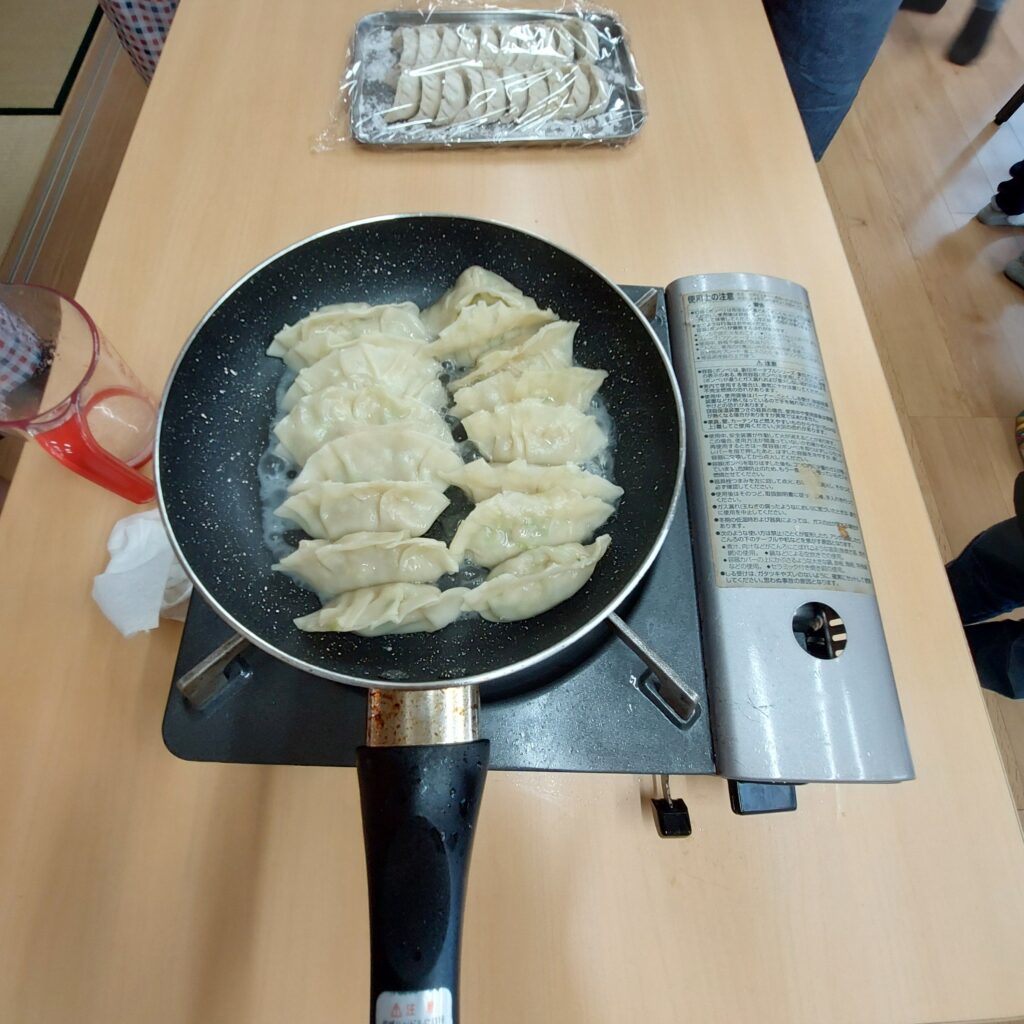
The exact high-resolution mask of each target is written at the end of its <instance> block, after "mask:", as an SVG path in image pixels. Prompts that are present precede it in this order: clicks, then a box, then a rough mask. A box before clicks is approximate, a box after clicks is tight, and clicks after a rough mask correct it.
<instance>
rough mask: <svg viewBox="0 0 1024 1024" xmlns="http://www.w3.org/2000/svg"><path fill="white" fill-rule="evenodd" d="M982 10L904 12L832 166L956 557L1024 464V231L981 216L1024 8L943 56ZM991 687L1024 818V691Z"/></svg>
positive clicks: (1005, 506) (1015, 153)
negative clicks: (953, 58)
mask: <svg viewBox="0 0 1024 1024" xmlns="http://www.w3.org/2000/svg"><path fill="white" fill-rule="evenodd" d="M967 6H968V5H967V4H966V3H965V2H955V0H953V2H950V3H949V4H947V9H946V10H943V11H942V12H941V13H940V14H937V15H931V16H929V15H921V14H911V13H901V14H899V15H897V18H896V22H895V24H894V25H893V28H892V31H891V32H890V34H889V37H888V38H887V39H886V42H885V44H884V46H883V48H882V52H881V53H880V54H879V58H878V60H877V61H876V62H875V65H874V67H873V68H872V70H871V72H870V74H869V75H868V77H867V79H866V80H865V82H864V85H863V87H862V89H861V94H860V96H859V97H858V99H857V102H856V105H855V106H854V109H853V111H852V113H851V114H850V116H849V117H848V118H847V120H846V121H845V122H844V124H843V127H842V128H841V130H840V132H839V135H838V136H837V137H836V139H835V141H834V142H833V144H832V146H831V147H830V149H829V151H828V153H827V154H826V156H825V159H824V160H823V161H822V164H821V174H822V179H823V181H824V183H825V186H826V189H827V191H828V194H829V198H830V201H831V203H832V210H833V213H834V215H835V218H836V223H837V224H838V226H839V230H840V232H841V234H842V237H843V242H844V244H845V247H846V253H847V256H848V258H849V260H850V265H851V267H852V268H853V272H854V276H855V278H856V280H857V285H858V288H859V289H860V295H861V299H862V301H863V303H864V307H865V310H866V311H867V314H868V318H869V320H870V322H871V327H872V333H873V335H874V338H875V343H876V344H877V346H878V350H879V354H880V356H881V359H882V363H883V366H884V367H885V371H886V375H887V377H888V380H889V385H890V387H891V389H892V392H893V395H894V397H895V400H896V406H897V409H898V410H899V412H900V415H901V419H902V423H903V428H904V432H905V435H906V438H907V442H908V445H909V447H910V450H911V454H912V455H913V458H914V464H915V466H916V469H917V475H918V480H919V482H920V485H921V489H922V491H923V492H924V494H925V497H926V499H927V502H928V507H929V510H930V512H931V515H932V521H933V525H934V527H935V532H936V535H937V538H938V541H939V546H940V548H941V550H942V553H943V555H944V557H946V558H949V557H951V556H953V555H955V554H956V553H957V552H958V551H959V550H960V549H961V547H962V546H963V545H964V544H965V543H966V542H967V541H968V540H970V539H971V537H973V536H974V535H975V534H976V533H977V532H978V531H980V530H982V529H984V528H985V527H986V526H989V525H991V524H992V523H994V522H997V521H999V520H1001V519H1006V518H1007V517H1009V516H1010V515H1012V513H1013V502H1012V486H1013V481H1014V478H1015V476H1016V475H1017V473H1018V472H1019V471H1020V470H1021V468H1022V466H1021V460H1020V457H1019V456H1018V454H1017V450H1016V447H1015V445H1014V441H1013V418H1014V416H1015V415H1016V413H1017V412H1018V411H1019V410H1020V409H1022V408H1024V291H1022V290H1021V289H1020V288H1018V287H1017V286H1016V285H1014V284H1012V283H1010V282H1009V281H1007V280H1006V279H1005V278H1004V277H1003V276H1002V273H1001V268H1002V266H1003V264H1005V263H1006V262H1007V261H1008V260H1010V259H1011V258H1013V257H1015V256H1016V255H1017V254H1018V253H1020V252H1021V250H1022V249H1024V230H1021V229H1019V228H1006V229H993V228H988V227H985V226H984V225H982V224H980V223H978V222H977V221H975V220H974V219H973V218H974V214H975V213H976V212H977V210H978V209H980V208H981V207H982V206H984V205H985V203H986V202H987V201H988V199H989V197H990V196H991V194H992V193H993V192H994V190H995V187H996V185H997V184H998V183H999V181H1000V180H1002V178H1005V177H1006V171H1007V168H1008V167H1009V166H1010V164H1012V163H1014V162H1016V161H1017V160H1020V159H1022V158H1024V110H1021V111H1020V112H1018V113H1017V115H1016V116H1015V117H1014V118H1013V119H1012V120H1011V121H1010V122H1009V123H1008V124H1006V125H1004V126H1002V127H1001V128H998V129H997V128H996V126H995V125H993V124H992V117H993V115H994V114H995V112H996V111H997V110H998V109H999V107H1001V106H1002V104H1003V103H1004V102H1005V100H1006V99H1007V98H1008V97H1009V96H1010V95H1011V94H1012V93H1013V92H1014V91H1015V90H1016V89H1017V88H1018V86H1019V85H1020V84H1021V81H1022V80H1024V4H1022V3H1010V4H1007V6H1006V10H1005V12H1004V14H1003V17H1002V19H1001V21H1000V23H999V25H998V26H997V29H996V32H995V36H994V38H993V39H992V41H991V43H990V45H989V48H988V49H987V50H986V52H985V53H984V55H983V56H982V57H981V58H980V59H979V60H978V62H977V63H976V64H975V65H973V66H971V67H967V68H958V67H955V66H954V65H952V64H950V63H948V62H947V61H946V60H945V59H944V57H943V54H944V52H945V47H946V46H947V45H948V42H949V40H950V39H951V38H952V37H953V35H954V34H955V32H956V30H957V28H958V27H959V24H960V21H961V19H962V18H963V17H964V14H965V11H966V9H967ZM986 698H987V701H988V706H989V711H990V714H991V717H992V725H993V729H994V731H995V734H996V737H997V739H998V741H999V745H1000V748H1001V750H1002V753H1003V758H1004V762H1005V764H1006V769H1007V776H1008V778H1009V781H1010V785H1011V788H1012V790H1013V794H1014V799H1015V800H1016V805H1017V809H1018V812H1019V813H1020V814H1021V818H1022V821H1024V702H1013V701H1008V700H1004V699H1003V698H1000V697H995V696H992V695H991V694H986Z"/></svg>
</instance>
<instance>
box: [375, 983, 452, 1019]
mask: <svg viewBox="0 0 1024 1024" xmlns="http://www.w3.org/2000/svg"><path fill="white" fill-rule="evenodd" d="M453 1019H454V1017H453V1014H452V994H451V992H449V991H448V989H446V988H431V989H427V990H425V991H423V992H381V994H380V995H379V996H377V1006H376V1008H375V1010H374V1017H373V1020H374V1024H396V1022H399V1021H400V1022H401V1024H452V1021H453Z"/></svg>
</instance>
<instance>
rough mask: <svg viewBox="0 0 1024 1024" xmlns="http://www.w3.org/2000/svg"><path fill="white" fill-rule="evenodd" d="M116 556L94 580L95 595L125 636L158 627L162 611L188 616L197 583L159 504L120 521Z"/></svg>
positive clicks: (112, 544) (112, 545) (113, 546)
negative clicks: (182, 561) (169, 535)
mask: <svg viewBox="0 0 1024 1024" xmlns="http://www.w3.org/2000/svg"><path fill="white" fill-rule="evenodd" d="M107 550H108V551H109V552H110V562H109V563H108V564H107V568H106V569H105V570H104V572H102V573H100V575H99V576H97V577H95V578H94V579H93V582H92V596H93V600H94V601H95V602H96V603H97V604H98V605H99V606H100V611H102V612H103V614H104V615H106V617H107V618H108V619H110V621H111V622H112V623H113V624H114V625H115V626H116V627H117V628H118V629H119V630H120V631H121V633H122V634H124V636H134V635H135V634H136V633H139V632H141V631H142V630H148V629H155V628H156V627H157V626H158V625H159V624H160V616H161V615H163V616H164V617H165V618H168V619H177V620H178V621H179V622H182V621H184V618H185V612H186V610H187V609H188V599H189V596H190V595H191V593H192V584H191V583H190V582H189V579H188V577H187V576H186V575H185V570H184V569H182V567H181V564H180V563H179V562H178V560H177V558H175V557H174V552H173V551H172V550H171V542H170V541H169V540H168V539H167V533H166V531H165V530H164V525H163V523H162V522H161V521H160V513H159V512H157V510H156V509H151V510H150V511H149V512H137V513H136V514H135V515H132V516H126V517H125V518H124V519H121V520H120V521H119V522H117V523H115V524H114V529H113V530H111V531H110V539H109V540H108V541H107Z"/></svg>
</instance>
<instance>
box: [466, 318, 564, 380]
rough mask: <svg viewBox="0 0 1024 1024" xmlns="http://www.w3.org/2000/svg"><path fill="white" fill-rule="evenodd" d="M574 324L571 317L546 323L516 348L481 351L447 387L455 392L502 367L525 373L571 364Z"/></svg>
mask: <svg viewBox="0 0 1024 1024" xmlns="http://www.w3.org/2000/svg"><path fill="white" fill-rule="evenodd" d="M577 327H579V324H577V323H573V322H572V321H571V320H556V321H555V322H554V323H551V324H546V325H545V326H544V327H542V328H541V329H540V330H539V331H537V332H536V333H534V334H532V335H531V336H530V337H529V338H528V339H527V340H526V341H524V342H523V343H522V344H521V345H519V346H517V347H516V348H499V349H495V350H494V351H492V352H487V353H485V354H484V355H482V356H481V357H480V359H479V360H478V361H477V364H476V366H475V367H473V369H472V370H470V371H469V373H467V374H464V375H463V376H462V377H458V378H456V379H455V380H453V381H452V382H451V383H450V384H449V385H448V388H449V390H450V391H458V390H459V389H460V388H465V387H469V386H470V385H471V384H476V383H477V381H481V380H485V379H486V378H487V377H491V376H493V375H494V374H496V373H500V372H501V371H503V370H508V371H510V372H512V373H525V372H526V371H527V370H558V369H562V368H564V367H567V366H572V339H573V338H574V337H575V335H576V328H577Z"/></svg>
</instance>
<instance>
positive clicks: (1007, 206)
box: [978, 160, 1024, 227]
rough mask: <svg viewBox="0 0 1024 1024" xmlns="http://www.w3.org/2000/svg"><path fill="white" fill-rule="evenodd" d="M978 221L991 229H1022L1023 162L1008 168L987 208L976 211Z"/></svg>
mask: <svg viewBox="0 0 1024 1024" xmlns="http://www.w3.org/2000/svg"><path fill="white" fill-rule="evenodd" d="M978 220H980V221H981V223H982V224H988V225H990V226H992V227H1024V160H1021V161H1020V162H1019V163H1015V164H1014V165H1013V166H1012V167H1011V168H1010V177H1009V178H1007V179H1006V181H1001V182H1000V183H999V187H998V188H997V189H996V194H995V195H994V196H993V197H992V199H991V201H990V202H989V204H988V206H986V207H985V208H984V209H982V210H979V211H978Z"/></svg>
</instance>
